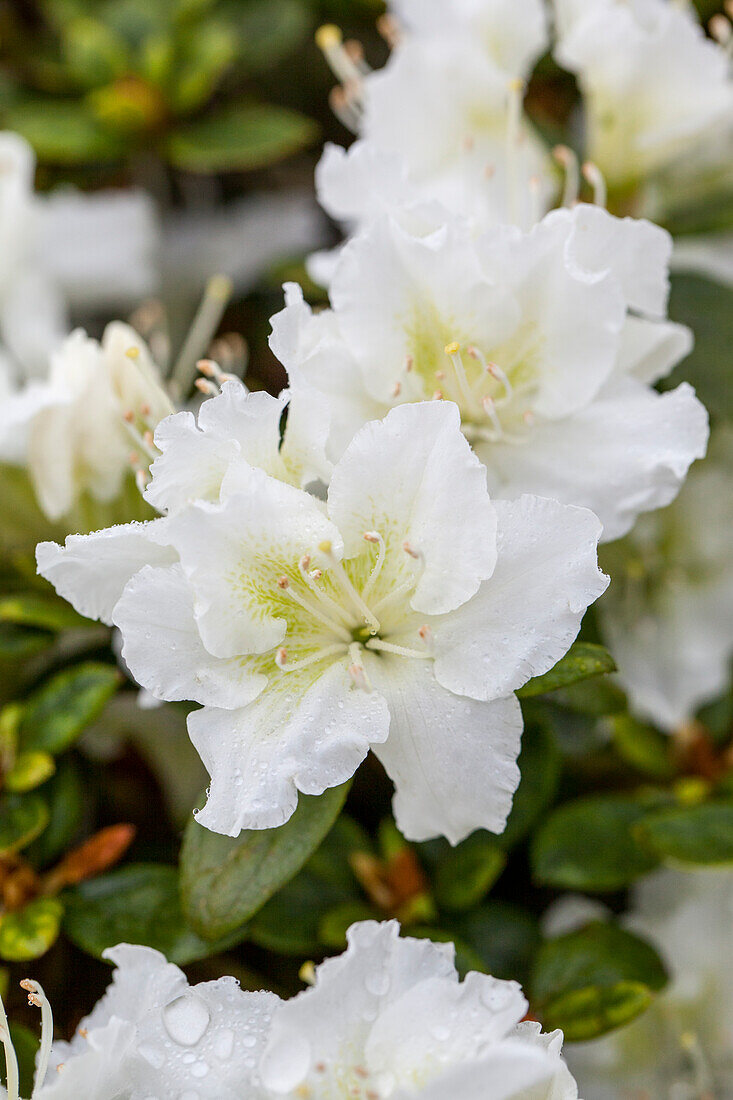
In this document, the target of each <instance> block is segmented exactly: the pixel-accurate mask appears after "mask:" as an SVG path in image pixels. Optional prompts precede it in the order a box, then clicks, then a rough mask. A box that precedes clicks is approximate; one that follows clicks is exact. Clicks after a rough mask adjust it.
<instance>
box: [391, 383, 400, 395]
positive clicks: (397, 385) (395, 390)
mask: <svg viewBox="0 0 733 1100" xmlns="http://www.w3.org/2000/svg"><path fill="white" fill-rule="evenodd" d="M401 393H402V383H401V382H395V384H394V386H393V387H392V397H399V396H400V394H401Z"/></svg>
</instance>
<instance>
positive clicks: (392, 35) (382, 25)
mask: <svg viewBox="0 0 733 1100" xmlns="http://www.w3.org/2000/svg"><path fill="white" fill-rule="evenodd" d="M377 31H378V32H379V34H381V36H382V38H383V39H384V41H385V42H386V43H387V45H388V46H389V48H390V49H391V50H394V49H395V48H396V47H397V46H399V44H400V40H401V38H402V29H401V27H400V25H399V23H398V22H397V20H396V19H395V17H394V16H393V15H389V14H386V15H380V16H379V19H377Z"/></svg>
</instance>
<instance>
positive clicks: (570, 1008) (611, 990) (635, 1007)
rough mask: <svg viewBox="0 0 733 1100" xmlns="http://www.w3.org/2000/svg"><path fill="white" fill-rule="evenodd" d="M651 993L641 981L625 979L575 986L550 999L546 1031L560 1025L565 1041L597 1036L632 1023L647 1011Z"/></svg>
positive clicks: (581, 1040)
mask: <svg viewBox="0 0 733 1100" xmlns="http://www.w3.org/2000/svg"><path fill="white" fill-rule="evenodd" d="M651 1001H652V994H651V993H650V991H649V989H648V987H647V986H645V985H644V984H643V983H642V982H630V981H622V982H615V983H614V984H613V985H608V986H602V987H599V986H588V987H587V988H586V989H573V990H571V991H570V992H569V993H564V994H562V995H561V996H560V997H556V998H555V999H554V1000H552V1001H550V1002H549V1003H548V1004H547V1006H546V1007H545V1009H544V1011H543V1012H542V1027H543V1029H544V1030H545V1031H554V1030H555V1028H561V1029H562V1031H563V1033H564V1036H565V1041H566V1042H571V1043H572V1042H583V1041H584V1040H588V1039H597V1038H598V1037H599V1036H601V1035H605V1034H606V1032H608V1031H612V1030H613V1029H614V1028H617V1027H622V1026H623V1025H624V1024H628V1023H631V1021H632V1020H634V1019H635V1018H636V1017H637V1016H639V1015H641V1013H642V1012H645V1011H646V1009H647V1008H648V1007H649V1005H650V1004H651Z"/></svg>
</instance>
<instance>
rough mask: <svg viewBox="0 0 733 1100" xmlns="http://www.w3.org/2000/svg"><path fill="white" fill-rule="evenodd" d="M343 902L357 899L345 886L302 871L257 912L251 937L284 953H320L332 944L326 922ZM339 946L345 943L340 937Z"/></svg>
mask: <svg viewBox="0 0 733 1100" xmlns="http://www.w3.org/2000/svg"><path fill="white" fill-rule="evenodd" d="M343 904H345V905H352V904H354V901H353V900H349V896H348V894H346V893H345V891H344V890H343V889H342V888H341V887H339V886H334V885H331V884H329V883H325V882H323V881H322V880H321V879H318V878H316V876H315V875H312V874H310V873H309V872H308V871H306V870H304V871H301V873H300V874H299V875H296V877H295V878H294V879H293V880H292V882H288V883H286V884H285V886H283V888H282V889H281V890H278V892H277V893H276V894H275V896H274V897H271V898H270V900H269V901H268V902H266V903H265V905H263V907H262V908H261V909H260V910H259V912H257V913H256V914H255V915H254V917H253V918H252V920H251V922H250V923H249V925H248V926H247V939H248V940H251V941H252V943H256V944H257V945H258V947H265V948H267V949H268V950H269V951H277V952H278V953H279V954H282V955H315V954H318V953H320V951H321V950H322V947H323V945H324V943H325V944H327V945H331V941H330V940H324V939H323V938H322V922H323V921H324V920H325V918H326V917H327V916H328V914H329V912H331V911H333V910H336V909H338V907H340V906H341V905H343ZM371 915H372V916H373V914H371ZM336 946H338V947H342V946H343V944H342V943H341V942H340V941H339V942H338V943H337V944H336Z"/></svg>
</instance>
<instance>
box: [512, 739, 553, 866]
mask: <svg viewBox="0 0 733 1100" xmlns="http://www.w3.org/2000/svg"><path fill="white" fill-rule="evenodd" d="M518 764H519V774H520V776H521V778H520V780H519V786H518V787H517V790H516V793H515V795H514V799H513V801H512V809H511V813H510V814H509V819H508V821H507V823H506V828H505V829H504V832H503V833H502V834H501V836H500V837H499V840H500V842H501V844H502V846H503V847H504V848H510V847H511V846H512V845H513V844H516V843H517V842H518V841H519V840H522V838H523V837H524V836H526V834H527V833H528V832H529V830H530V829H531V828H532V827H533V825H534V823H535V822H536V821H537V819H538V818H539V816H540V814H542V813H543V811H544V810H546V809H547V807H548V806H549V805H550V804H551V803H552V802H553V800H554V798H555V795H556V794H557V787H558V783H559V780H560V769H561V759H560V752H559V749H558V747H557V742H556V741H555V738H554V736H553V734H552V732H551V730H550V729H549V728H548V725H547V723H545V722H539V721H532V720H526V721H525V726H524V733H523V734H522V751H521V753H520V754H519V760H518Z"/></svg>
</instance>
